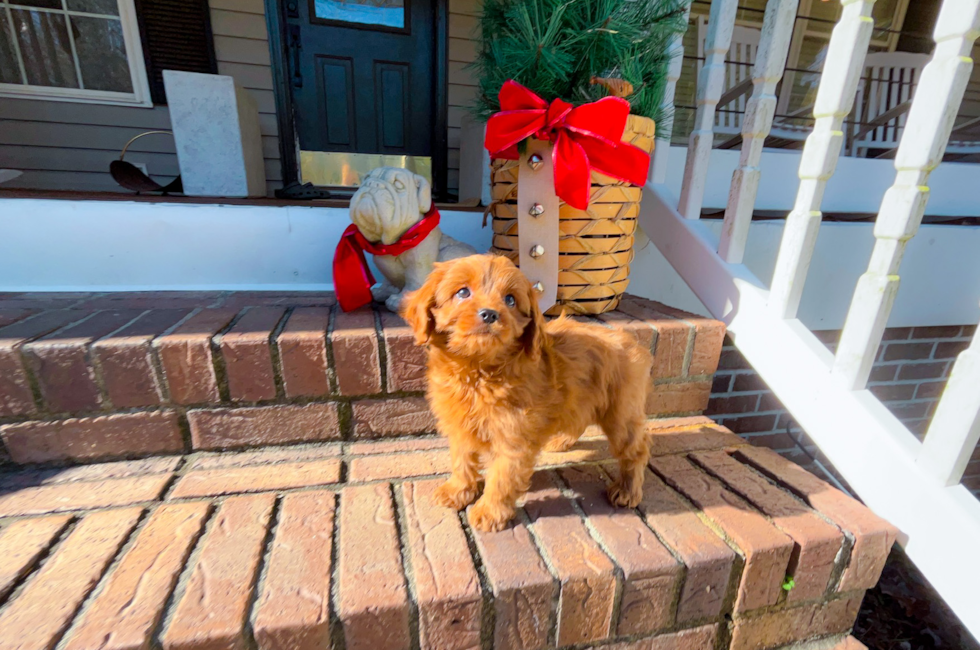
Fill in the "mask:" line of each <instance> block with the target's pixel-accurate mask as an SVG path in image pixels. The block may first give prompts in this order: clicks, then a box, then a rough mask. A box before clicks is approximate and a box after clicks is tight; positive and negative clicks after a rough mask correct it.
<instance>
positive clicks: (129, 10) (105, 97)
mask: <svg viewBox="0 0 980 650" xmlns="http://www.w3.org/2000/svg"><path fill="white" fill-rule="evenodd" d="M9 1H10V2H11V4H17V3H16V0H9ZM117 2H118V6H119V22H120V24H121V26H122V32H123V40H124V41H125V43H126V58H127V60H128V61H129V71H130V78H131V80H132V84H133V92H132V93H122V92H116V91H111V90H88V89H85V88H62V87H56V86H34V85H28V84H7V83H0V97H9V98H16V99H38V100H46V101H60V102H74V103H79V104H103V105H111V106H135V107H141V108H152V107H153V100H152V99H151V97H150V82H149V79H148V78H147V74H146V63H145V61H144V59H143V43H142V40H141V39H140V27H139V21H138V20H137V17H136V5H135V2H134V0H117ZM25 8H26V9H30V10H37V9H38V8H37V7H26V6H25ZM0 11H5V12H7V21H8V23H9V25H10V29H11V30H13V29H14V24H13V20H12V19H11V16H10V7H9V5H6V6H4V7H2V8H0ZM53 13H61V14H63V15H64V14H68V15H79V16H86V15H89V16H95V17H98V15H99V14H94V13H91V12H79V11H71V10H68V9H67V5H66V4H65V2H64V0H62V10H61V11H58V10H55V11H54V12H53ZM113 18H115V16H113ZM13 42H14V47H18V46H17V44H16V40H15V39H14V40H13ZM18 53H19V51H18ZM73 58H74V54H73Z"/></svg>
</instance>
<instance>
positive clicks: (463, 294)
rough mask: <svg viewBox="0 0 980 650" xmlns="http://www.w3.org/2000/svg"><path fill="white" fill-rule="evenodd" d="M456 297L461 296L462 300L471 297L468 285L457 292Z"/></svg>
mask: <svg viewBox="0 0 980 650" xmlns="http://www.w3.org/2000/svg"><path fill="white" fill-rule="evenodd" d="M456 297H457V298H459V299H460V300H466V299H467V298H469V297H470V290H469V289H467V288H466V287H463V288H462V289H460V290H459V291H457V292H456Z"/></svg>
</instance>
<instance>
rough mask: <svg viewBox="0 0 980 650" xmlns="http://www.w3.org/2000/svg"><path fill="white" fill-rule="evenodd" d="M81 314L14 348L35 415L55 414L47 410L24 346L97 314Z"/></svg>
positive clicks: (42, 392)
mask: <svg viewBox="0 0 980 650" xmlns="http://www.w3.org/2000/svg"><path fill="white" fill-rule="evenodd" d="M43 313H45V312H43V311H42V312H38V314H37V315H38V316H39V315H41V314H43ZM81 313H82V314H83V315H82V316H81V317H80V318H78V319H76V320H72V321H69V322H68V323H65V324H64V325H62V326H61V327H58V328H55V329H54V330H52V331H50V332H45V333H44V334H38V335H37V336H32V337H29V338H26V339H24V340H23V341H21V343H20V344H19V345H17V346H16V347H15V348H14V351H15V353H16V355H17V358H18V359H19V360H20V363H21V367H22V368H23V369H24V376H25V377H26V379H27V385H28V388H29V389H30V391H31V398H32V399H33V400H34V411H35V414H37V415H49V414H54V413H55V412H54V411H51V410H49V409H48V408H47V406H48V404H47V399H45V396H44V391H42V390H41V382H40V379H38V376H37V373H36V372H35V371H34V364H33V362H32V361H31V357H30V355H28V354H27V351H26V350H24V346H26V345H27V344H29V343H33V342H34V341H37V340H39V339H42V338H44V337H45V336H48V335H49V334H55V333H57V332H60V331H61V330H64V329H67V328H69V327H74V326H75V325H78V324H80V323H84V322H85V321H87V320H89V319H91V318H94V317H95V315H96V314H97V313H99V312H91V313H86V312H81Z"/></svg>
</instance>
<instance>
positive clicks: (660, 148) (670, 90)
mask: <svg viewBox="0 0 980 650" xmlns="http://www.w3.org/2000/svg"><path fill="white" fill-rule="evenodd" d="M690 16H691V5H687V7H685V9H684V22H688V20H689V19H690ZM668 52H669V53H670V57H671V58H670V65H669V66H668V67H667V86H666V87H665V88H664V101H663V104H661V106H663V108H664V110H663V114H664V115H670V116H671V119H670V121H669V122H668V123H667V124H666V125H664V124H657V140H658V142H657V143H656V146H655V147H654V149H653V160H652V161H651V163H652V164H651V165H650V178H649V180H650V182H652V183H663V182H664V181H665V180H666V178H667V156H668V155H669V154H670V136H671V135H672V134H673V132H674V117H673V116H674V97H675V96H676V94H677V80H678V79H680V78H681V70H682V69H683V66H684V34H677V35H676V36H674V40H672V41H671V42H670V47H669V48H668Z"/></svg>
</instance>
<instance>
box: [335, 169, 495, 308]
mask: <svg viewBox="0 0 980 650" xmlns="http://www.w3.org/2000/svg"><path fill="white" fill-rule="evenodd" d="M431 207H432V188H430V187H429V181H427V180H425V178H423V177H422V176H419V175H418V174H413V173H412V172H410V171H407V170H405V169H401V168H399V167H379V168H377V169H374V170H372V171H371V172H370V173H369V174H368V175H367V176H365V177H364V180H363V182H362V183H361V187H360V188H358V190H357V191H356V192H355V193H354V196H352V197H351V200H350V218H351V221H353V222H354V224H356V225H357V228H358V229H359V230H360V231H361V234H363V235H364V236H365V237H366V238H367V240H368V241H372V242H378V241H380V242H382V243H384V244H393V243H395V242H396V241H398V239H399V238H400V237H401V236H402V235H404V234H405V231H407V230H408V229H409V228H411V227H412V226H414V225H415V224H416V223H418V222H419V220H420V219H421V218H422V216H423V215H424V214H425V213H426V212H428V211H429V208H431ZM475 252H476V250H475V249H474V248H473V247H472V246H470V245H469V244H464V243H463V242H460V241H458V240H456V239H453V238H452V237H450V236H449V235H446V234H443V232H442V229H441V228H440V227H439V226H436V227H435V229H433V231H432V232H430V233H429V235H428V236H427V237H426V238H425V239H423V240H422V242H421V243H419V245H418V246H416V247H415V248H413V249H411V250H408V251H405V252H404V253H402V254H401V255H394V256H392V255H380V256H375V258H374V263H375V264H377V266H378V269H379V270H380V271H381V274H382V276H383V280H382V282H381V283H379V284H377V285H375V286H374V287H372V288H371V296H372V297H373V298H374V299H375V300H376V301H377V302H383V303H385V306H386V307H387V308H388V309H389V310H390V311H394V312H396V311H398V306H399V304H400V303H401V300H402V293H403V291H412V290H414V289H418V288H419V287H421V286H422V282H423V280H425V277H426V276H427V275H428V274H429V271H430V270H432V263H433V262H437V261H438V262H444V261H446V260H450V259H454V258H457V257H464V256H466V255H472V254H473V253H475Z"/></svg>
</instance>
